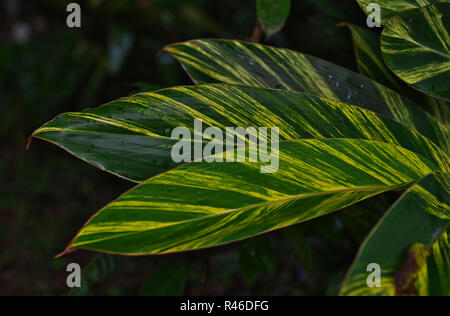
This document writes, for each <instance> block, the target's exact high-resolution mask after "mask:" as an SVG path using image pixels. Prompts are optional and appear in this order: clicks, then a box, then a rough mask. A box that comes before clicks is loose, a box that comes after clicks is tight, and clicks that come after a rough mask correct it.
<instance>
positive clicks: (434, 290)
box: [415, 229, 450, 296]
mask: <svg viewBox="0 0 450 316" xmlns="http://www.w3.org/2000/svg"><path fill="white" fill-rule="evenodd" d="M449 233H450V229H448V230H447V231H446V232H444V233H443V234H442V236H441V238H439V240H438V241H437V242H435V243H434V245H433V248H432V249H431V250H432V255H431V256H430V257H429V258H428V260H427V264H426V266H425V267H424V268H423V269H422V271H421V272H422V273H420V274H419V276H418V278H417V281H416V283H415V286H416V288H417V292H418V295H420V296H450V239H449Z"/></svg>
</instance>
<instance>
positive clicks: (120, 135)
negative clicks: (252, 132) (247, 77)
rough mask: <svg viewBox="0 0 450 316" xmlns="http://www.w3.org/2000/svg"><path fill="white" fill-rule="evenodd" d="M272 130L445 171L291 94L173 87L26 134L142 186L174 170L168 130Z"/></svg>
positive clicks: (346, 110)
mask: <svg viewBox="0 0 450 316" xmlns="http://www.w3.org/2000/svg"><path fill="white" fill-rule="evenodd" d="M194 119H202V120H203V127H204V128H206V127H209V126H217V127H219V128H220V129H223V130H225V128H226V127H238V126H241V127H243V128H247V127H250V126H252V127H255V128H259V127H269V128H270V127H279V128H280V139H281V140H289V139H300V138H359V139H367V140H377V141H383V142H388V143H392V144H396V145H401V146H403V147H405V148H407V149H409V150H412V151H415V152H417V153H420V154H422V155H423V156H425V157H427V158H428V159H430V160H431V161H435V162H436V163H437V164H438V165H442V166H443V168H445V165H447V164H448V160H447V158H446V157H445V154H444V153H443V152H442V151H440V150H439V148H438V147H437V146H435V145H434V144H433V143H431V142H430V141H428V139H426V138H425V137H423V136H422V135H420V134H418V133H417V132H415V131H412V130H410V129H408V128H407V127H405V126H403V125H401V124H399V123H397V122H395V121H393V120H391V119H388V118H386V117H384V116H381V115H378V114H376V113H373V112H370V111H367V110H365V109H362V108H358V107H354V106H350V105H346V104H343V103H338V102H333V101H329V100H326V99H320V98H317V97H313V96H310V95H305V94H302V93H297V92H291V91H282V90H279V91H276V90H266V89H260V88H253V87H237V86H225V85H213V86H201V87H179V88H172V89H167V90H162V91H159V92H155V93H145V94H139V95H136V96H133V97H128V98H124V99H120V100H117V101H114V102H112V103H110V104H107V105H105V106H102V107H99V108H96V109H90V110H87V111H85V112H80V113H66V114H62V115H60V116H58V117H57V118H56V119H54V120H53V121H51V122H49V123H48V124H46V125H45V126H43V127H42V128H40V129H39V130H37V131H36V132H35V133H34V136H35V137H38V138H41V139H44V140H47V141H50V142H52V143H55V144H57V145H58V146H60V147H62V148H64V149H66V150H68V151H69V152H71V153H73V154H74V155H76V156H77V157H80V158H81V159H83V160H85V161H87V162H89V163H91V164H93V165H95V166H97V167H99V168H101V169H103V170H106V171H108V172H111V173H113V174H116V175H119V176H121V177H124V178H126V179H130V180H133V181H136V182H141V181H145V180H147V179H148V178H150V177H152V176H154V175H156V174H159V173H161V172H164V171H167V170H170V169H172V168H174V167H176V166H177V163H175V162H174V161H173V160H172V158H171V151H172V147H173V145H174V144H175V143H177V142H178V139H176V140H174V139H172V138H171V133H172V130H173V129H174V128H176V127H179V126H185V127H188V128H190V129H191V130H193V127H194Z"/></svg>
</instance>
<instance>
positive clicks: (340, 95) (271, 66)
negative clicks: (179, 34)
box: [166, 40, 450, 152]
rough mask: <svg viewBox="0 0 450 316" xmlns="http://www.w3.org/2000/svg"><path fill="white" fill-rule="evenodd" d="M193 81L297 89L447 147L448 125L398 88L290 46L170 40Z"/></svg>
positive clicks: (168, 48)
mask: <svg viewBox="0 0 450 316" xmlns="http://www.w3.org/2000/svg"><path fill="white" fill-rule="evenodd" d="M166 51H168V52H169V53H171V54H172V55H173V56H174V57H175V58H176V59H177V60H178V61H179V62H180V63H181V64H182V65H183V67H184V68H185V69H186V70H187V72H188V73H189V74H190V76H191V77H192V78H193V80H194V81H195V82H196V83H199V84H203V83H213V82H223V83H228V84H241V85H247V86H255V87H262V88H275V89H286V90H291V91H300V92H306V93H309V94H313V95H316V96H319V97H324V98H327V99H330V100H334V101H340V102H345V103H347V104H351V105H357V106H361V107H364V108H366V109H369V110H371V111H374V112H377V113H380V114H383V115H386V116H388V117H390V118H393V119H394V120H396V121H398V122H400V123H402V124H404V125H406V126H408V127H411V128H414V129H416V130H417V131H419V132H420V133H422V134H423V135H424V136H426V137H428V138H429V139H430V140H432V141H434V142H435V143H436V144H439V145H440V146H441V147H442V148H444V149H445V150H446V152H449V150H450V147H449V136H450V132H449V129H448V128H446V127H444V126H441V125H440V124H439V123H438V122H437V121H436V120H435V119H434V118H433V117H432V116H431V115H429V114H427V113H425V112H424V111H423V110H422V109H420V108H419V107H418V106H417V105H416V104H414V103H412V102H411V101H409V100H408V99H406V98H404V97H402V96H401V95H400V94H398V93H396V92H394V91H392V90H390V89H388V88H386V87H385V86H383V85H381V84H378V83H376V82H374V81H372V80H370V79H368V78H366V77H363V76H361V75H358V74H356V73H354V72H352V71H350V70H347V69H345V68H342V67H339V66H336V65H334V64H331V63H328V62H326V61H323V60H321V59H318V58H315V57H311V56H308V55H304V54H301V53H298V52H295V51H292V50H287V49H281V48H273V47H269V46H264V45H260V44H253V43H245V42H239V41H228V40H193V41H189V42H184V43H178V44H173V45H170V46H168V47H167V48H166Z"/></svg>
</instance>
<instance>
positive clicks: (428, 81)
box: [381, 3, 450, 101]
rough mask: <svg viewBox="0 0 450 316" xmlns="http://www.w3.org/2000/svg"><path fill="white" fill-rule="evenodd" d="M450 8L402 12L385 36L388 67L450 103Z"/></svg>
mask: <svg viewBox="0 0 450 316" xmlns="http://www.w3.org/2000/svg"><path fill="white" fill-rule="evenodd" d="M449 31H450V4H448V3H440V4H436V5H430V6H427V7H424V8H421V9H415V10H409V11H405V12H402V13H400V14H398V15H396V16H394V17H393V18H391V19H390V20H389V21H388V22H387V24H386V27H385V29H384V30H383V34H382V36H381V48H382V51H383V56H384V59H385V61H386V64H387V65H388V66H389V67H390V68H391V69H392V71H393V72H394V73H395V74H396V75H397V76H398V77H399V78H401V79H402V80H404V81H405V82H406V83H408V84H410V85H412V86H413V87H414V88H416V89H418V90H420V91H422V92H424V93H427V94H429V95H432V96H434V97H436V98H441V99H444V100H447V101H449V100H450V85H449V82H450V34H449Z"/></svg>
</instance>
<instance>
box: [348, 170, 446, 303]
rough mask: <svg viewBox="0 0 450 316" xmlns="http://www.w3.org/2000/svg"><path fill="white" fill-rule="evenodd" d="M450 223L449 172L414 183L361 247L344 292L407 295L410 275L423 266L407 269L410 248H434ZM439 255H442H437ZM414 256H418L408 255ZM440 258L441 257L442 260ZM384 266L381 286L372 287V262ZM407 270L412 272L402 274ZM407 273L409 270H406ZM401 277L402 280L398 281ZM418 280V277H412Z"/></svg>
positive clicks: (438, 173) (443, 265) (443, 266)
mask: <svg viewBox="0 0 450 316" xmlns="http://www.w3.org/2000/svg"><path fill="white" fill-rule="evenodd" d="M449 223H450V178H449V174H448V173H445V172H437V173H434V174H431V175H428V176H426V177H424V178H423V179H422V180H420V181H419V182H418V183H417V184H415V185H413V186H412V187H411V188H410V189H409V190H408V191H407V192H406V193H405V194H404V195H403V196H402V197H401V198H400V199H399V200H398V201H397V203H396V204H395V205H394V206H393V207H392V208H391V210H389V211H388V212H387V214H386V215H385V216H384V217H383V219H382V220H381V221H380V222H379V223H378V224H377V226H376V227H375V228H374V230H373V231H372V233H371V234H370V235H369V237H368V238H367V239H366V241H365V242H364V243H363V245H362V246H361V249H360V251H359V254H358V256H357V258H356V260H355V262H354V264H353V266H352V268H351V269H350V271H349V273H348V276H347V278H346V281H345V282H344V285H343V287H342V291H341V293H342V294H343V295H370V296H372V295H383V296H391V295H396V294H404V293H405V288H403V285H405V280H406V282H407V281H408V278H410V277H411V278H414V277H415V278H417V275H416V276H414V275H412V274H414V273H419V269H420V268H421V267H420V266H417V267H416V270H415V269H414V264H411V263H410V265H412V266H410V267H406V268H404V264H405V262H407V260H406V259H407V258H408V249H410V247H412V246H413V245H415V244H422V245H424V246H427V247H432V246H433V244H434V243H435V241H436V240H437V238H439V236H440V235H441V234H443V233H444V232H445V231H446V230H447V228H448V225H449ZM437 256H438V257H437V258H439V254H437ZM408 259H411V260H412V259H414V258H408ZM438 261H439V259H438ZM372 263H375V264H378V265H380V267H381V287H379V288H378V287H372V288H371V287H369V286H368V284H367V282H366V280H367V277H368V276H369V275H370V272H367V267H368V265H369V264H372ZM438 266H439V269H441V270H444V271H445V270H447V271H448V269H449V268H450V267H449V266H448V261H447V262H440V263H438ZM401 269H403V270H404V271H406V273H410V274H411V275H408V274H407V275H400V276H399V275H398V274H397V273H399V270H401ZM404 273H405V272H404ZM396 279H397V280H400V281H397V282H396ZM411 281H413V282H412V283H414V281H415V280H414V279H413V280H411Z"/></svg>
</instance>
